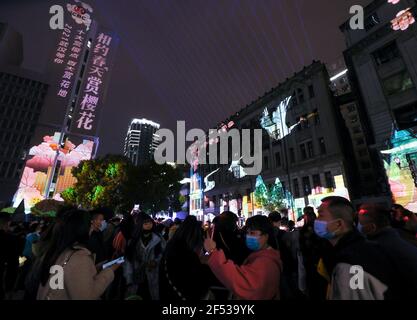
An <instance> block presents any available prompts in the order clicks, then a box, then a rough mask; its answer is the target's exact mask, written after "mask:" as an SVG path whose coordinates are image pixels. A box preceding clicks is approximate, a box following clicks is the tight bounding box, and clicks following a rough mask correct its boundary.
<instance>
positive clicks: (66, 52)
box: [33, 1, 93, 143]
mask: <svg viewBox="0 0 417 320" xmlns="http://www.w3.org/2000/svg"><path fill="white" fill-rule="evenodd" d="M72 2H73V3H68V4H67V5H66V7H65V9H64V21H65V24H64V29H63V30H50V31H49V32H50V33H49V34H48V37H52V38H54V39H55V43H56V46H55V49H54V52H53V53H52V55H51V57H50V59H49V64H48V77H49V81H48V82H49V90H48V95H47V97H46V99H45V105H44V107H43V108H42V114H41V117H40V121H39V122H40V123H41V124H48V125H54V126H56V127H57V128H58V127H60V126H61V125H62V122H63V120H64V116H65V114H66V111H67V109H68V106H69V104H70V103H71V101H70V98H71V96H72V95H73V93H74V91H75V85H76V83H77V78H79V70H80V65H81V64H82V63H83V59H84V55H85V51H86V49H87V43H88V38H89V32H90V24H91V14H92V12H93V9H92V8H91V6H89V5H88V4H86V3H83V2H80V1H72ZM33 143H36V142H35V141H33Z"/></svg>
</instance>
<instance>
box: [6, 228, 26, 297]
mask: <svg viewBox="0 0 417 320" xmlns="http://www.w3.org/2000/svg"><path fill="white" fill-rule="evenodd" d="M24 246H25V239H24V238H22V237H18V236H15V235H13V234H10V233H7V232H5V231H3V230H0V299H3V295H4V292H3V288H5V289H6V291H10V290H12V289H13V287H14V284H15V281H16V278H17V273H18V269H19V256H20V255H21V254H22V252H23V248H24ZM3 280H4V282H5V283H4V284H3Z"/></svg>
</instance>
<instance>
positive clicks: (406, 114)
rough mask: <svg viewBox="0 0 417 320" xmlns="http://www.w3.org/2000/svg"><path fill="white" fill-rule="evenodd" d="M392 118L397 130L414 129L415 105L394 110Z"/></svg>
mask: <svg viewBox="0 0 417 320" xmlns="http://www.w3.org/2000/svg"><path fill="white" fill-rule="evenodd" d="M394 118H395V122H396V123H397V126H398V129H399V130H405V129H408V128H411V127H414V126H415V125H416V121H417V104H415V103H413V104H410V105H407V106H404V107H401V108H397V109H395V110H394Z"/></svg>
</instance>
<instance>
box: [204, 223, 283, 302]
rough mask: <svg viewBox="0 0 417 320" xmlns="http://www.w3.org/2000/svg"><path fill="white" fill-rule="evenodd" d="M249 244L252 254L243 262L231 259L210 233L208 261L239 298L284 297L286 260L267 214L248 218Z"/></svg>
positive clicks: (224, 283) (207, 247) (214, 271)
mask: <svg viewBox="0 0 417 320" xmlns="http://www.w3.org/2000/svg"><path fill="white" fill-rule="evenodd" d="M246 230H247V232H246V246H247V247H248V249H249V250H251V253H250V255H249V256H248V258H247V259H246V260H245V261H244V263H243V264H242V265H241V266H239V265H237V264H236V263H234V262H233V261H231V260H228V259H227V258H226V256H225V254H224V252H223V250H222V249H217V244H216V242H215V241H214V240H213V239H211V238H210V237H207V238H206V239H205V241H204V248H205V250H206V251H207V252H208V253H209V258H208V262H207V263H208V265H209V267H210V269H211V270H212V271H213V273H214V275H215V276H216V277H217V279H219V280H220V282H221V283H222V284H223V285H224V286H225V287H226V288H227V289H228V290H230V291H231V292H232V293H233V296H234V298H236V299H239V300H273V299H279V298H280V290H279V287H280V276H281V270H282V263H281V259H280V254H279V251H278V250H276V248H277V244H276V241H275V237H274V229H273V226H272V223H271V222H270V221H269V220H268V218H267V217H264V216H260V215H259V216H254V217H251V218H249V219H248V220H247V221H246Z"/></svg>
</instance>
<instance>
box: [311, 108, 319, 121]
mask: <svg viewBox="0 0 417 320" xmlns="http://www.w3.org/2000/svg"><path fill="white" fill-rule="evenodd" d="M313 113H314V124H315V125H318V124H320V115H319V111H318V110H317V109H315V110H314V111H313Z"/></svg>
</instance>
